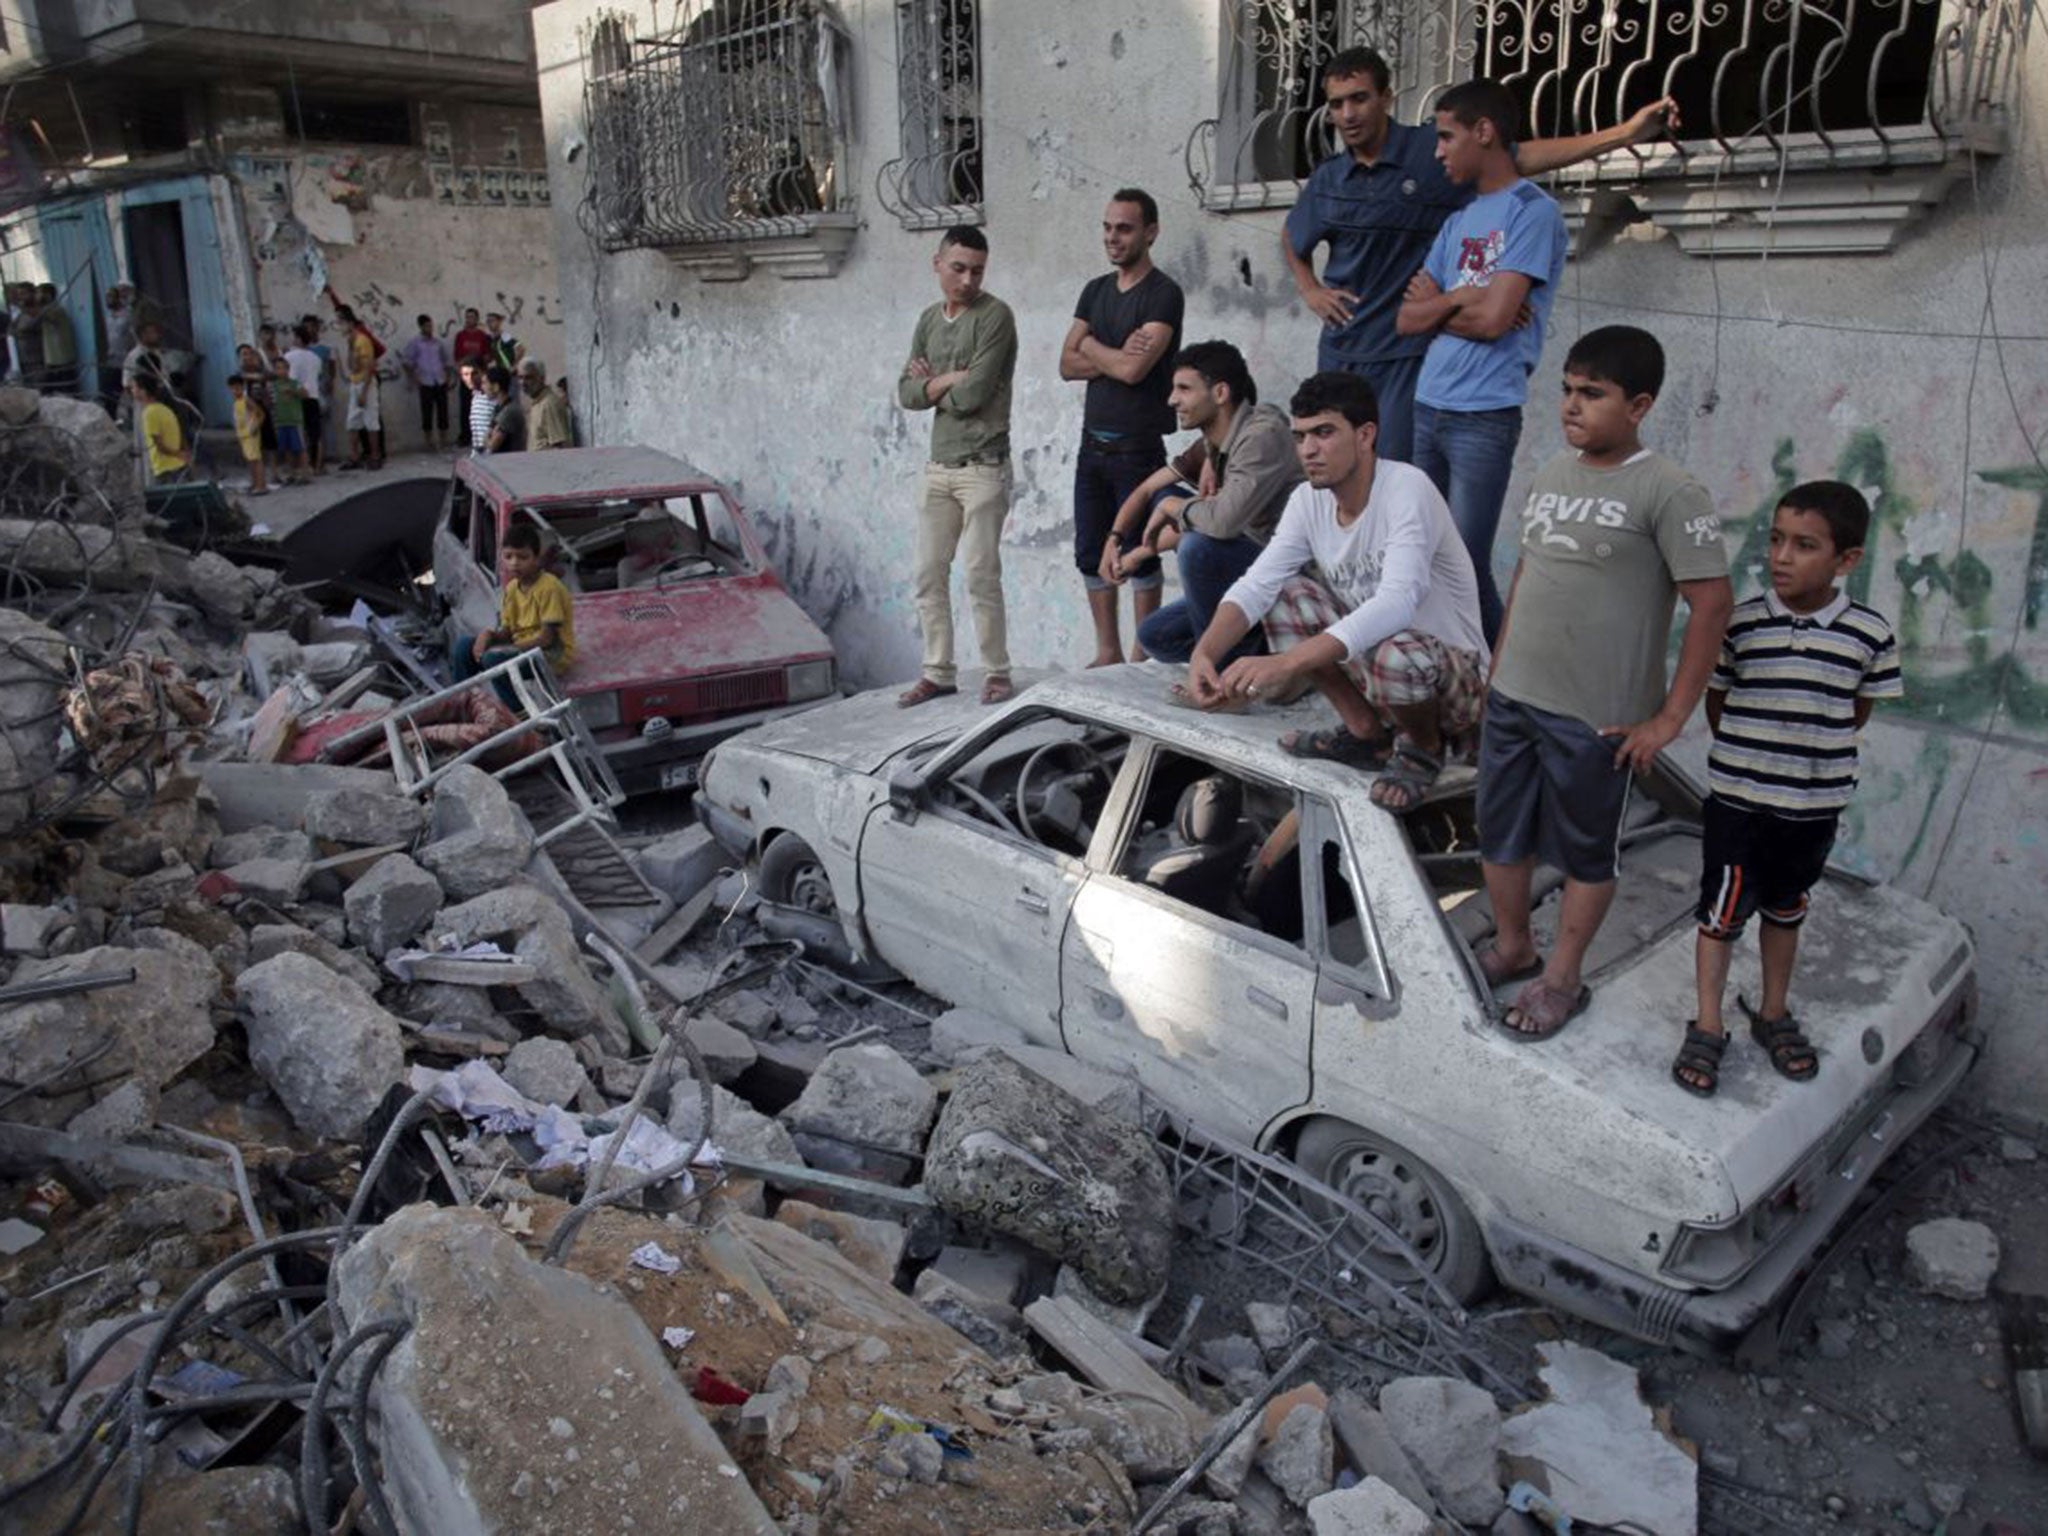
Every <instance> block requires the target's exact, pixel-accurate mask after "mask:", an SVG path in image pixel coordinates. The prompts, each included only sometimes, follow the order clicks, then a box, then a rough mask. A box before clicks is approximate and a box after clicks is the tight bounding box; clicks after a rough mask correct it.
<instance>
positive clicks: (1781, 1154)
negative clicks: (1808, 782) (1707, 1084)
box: [1507, 875, 1973, 1209]
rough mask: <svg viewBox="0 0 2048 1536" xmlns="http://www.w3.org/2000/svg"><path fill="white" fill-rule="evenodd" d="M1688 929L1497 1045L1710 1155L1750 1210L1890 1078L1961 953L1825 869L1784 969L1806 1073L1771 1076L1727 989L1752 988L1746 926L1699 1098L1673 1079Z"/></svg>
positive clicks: (1964, 958) (1948, 926) (1917, 914)
mask: <svg viewBox="0 0 2048 1536" xmlns="http://www.w3.org/2000/svg"><path fill="white" fill-rule="evenodd" d="M1751 926H1752V928H1754V926H1755V925H1754V924H1753V923H1752V925H1751ZM1694 931H1695V930H1694V929H1693V926H1692V925H1691V924H1690V923H1685V924H1681V925H1680V926H1678V927H1677V928H1675V929H1673V930H1670V931H1667V932H1666V933H1664V934H1663V935H1661V936H1660V937H1659V938H1657V939H1656V940H1654V941H1653V942H1652V943H1650V944H1649V945H1648V946H1646V947H1645V948H1644V949H1643V950H1640V951H1638V952H1637V953H1636V954H1635V955H1634V956H1632V957H1630V958H1629V959H1627V960H1625V961H1623V962H1622V963H1621V965H1620V966H1619V967H1618V968H1617V969H1616V970H1613V971H1610V972H1607V973H1605V974H1602V975H1596V976H1594V977H1593V978H1592V986H1593V1002H1592V1004H1591V1006H1590V1007H1588V1009H1587V1010H1586V1012H1585V1013H1584V1014H1583V1015H1581V1016H1580V1017H1579V1018H1577V1019H1575V1020H1573V1021H1572V1023H1571V1024H1570V1025H1569V1026H1568V1027H1567V1028H1566V1029H1565V1030H1564V1032H1563V1033H1562V1034H1560V1035H1559V1036H1558V1037H1557V1038H1556V1039H1555V1040H1553V1041H1549V1042H1545V1043H1543V1044H1541V1045H1536V1046H1529V1045H1516V1044H1513V1043H1512V1042H1507V1046H1508V1048H1509V1049H1511V1050H1516V1051H1524V1052H1535V1053H1538V1054H1540V1055H1542V1056H1544V1057H1546V1058H1548V1065H1550V1066H1551V1068H1552V1070H1554V1071H1555V1072H1557V1073H1558V1074H1559V1075H1560V1076H1562V1077H1564V1078H1567V1079H1569V1080H1572V1081H1573V1082H1574V1083H1575V1084H1576V1086H1578V1087H1579V1088H1580V1089H1581V1090H1582V1091H1583V1092H1584V1093H1585V1094H1586V1095H1588V1096H1589V1097H1594V1098H1597V1099H1599V1100H1602V1101H1604V1102H1606V1103H1608V1104H1609V1105H1611V1106H1613V1107H1614V1108H1615V1109H1617V1110H1618V1111H1620V1112H1621V1113H1624V1114H1626V1115H1628V1116H1630V1117H1631V1118H1633V1119H1636V1120H1638V1121H1640V1122H1642V1123H1643V1126H1644V1128H1645V1129H1646V1130H1651V1131H1654V1132H1661V1133H1662V1136H1663V1137H1664V1138H1667V1139H1668V1141H1669V1142H1672V1143H1676V1144H1678V1145H1680V1146H1683V1147H1684V1148H1685V1149H1686V1150H1687V1151H1689V1152H1690V1153H1692V1154H1694V1155H1695V1156H1696V1157H1698V1158H1700V1159H1701V1160H1703V1161H1705V1160H1711V1161H1713V1162H1717V1163H1718V1164H1719V1165H1720V1167H1721V1168H1722V1170H1723V1171H1724V1172H1725V1174H1726V1176H1727V1179H1728V1184H1729V1187H1730V1189H1731V1191H1732V1193H1733V1194H1734V1196H1735V1198H1736V1200H1737V1202H1738V1203H1739V1204H1740V1206H1741V1207H1742V1208H1744V1209H1747V1208H1748V1207H1749V1206H1750V1205H1752V1204H1753V1203H1754V1202H1755V1201H1757V1200H1759V1199H1761V1198H1762V1197H1764V1196H1765V1195H1768V1194H1769V1193H1771V1191H1772V1190H1774V1189H1776V1188H1777V1187H1778V1185H1779V1184H1781V1183H1782V1182H1783V1181H1784V1179H1785V1178H1786V1176H1787V1175H1789V1174H1791V1173H1792V1172H1794V1171H1795V1170H1796V1169H1797V1168H1798V1167H1799V1165H1800V1164H1801V1162H1803V1161H1804V1159H1805V1158H1806V1156H1807V1155H1808V1154H1810V1153H1811V1152H1812V1151H1813V1150H1814V1149H1815V1148H1816V1147H1819V1146H1822V1145H1825V1144H1826V1143H1827V1141H1828V1140H1829V1139H1830V1137H1831V1136H1832V1134H1833V1132H1834V1131H1835V1130H1836V1129H1837V1128H1838V1127H1840V1126H1841V1125H1842V1124H1843V1123H1844V1122H1845V1121H1847V1120H1848V1119H1850V1118H1851V1117H1852V1116H1854V1115H1855V1114H1856V1113H1857V1112H1858V1111H1859V1110H1860V1109H1861V1108H1862V1107H1863V1106H1865V1105H1866V1104H1868V1103H1869V1102H1870V1099H1871V1097H1872V1096H1873V1095H1874V1094H1875V1093H1877V1092H1878V1091H1879V1090H1880V1089H1881V1088H1883V1087H1885V1086H1886V1085H1887V1084H1889V1082H1890V1080H1891V1075H1892V1068H1893V1064H1894V1062H1895V1061H1896V1060H1897V1058H1898V1056H1899V1053H1900V1052H1901V1051H1903V1050H1904V1049H1905V1048H1906V1047H1907V1046H1908V1045H1910V1044H1911V1043H1912V1041H1913V1039H1914V1038H1915V1037H1916V1036H1917V1035H1918V1034H1919V1032H1920V1030H1921V1029H1922V1028H1923V1027H1924V1026H1925V1025H1926V1024H1927V1023H1928V1022H1929V1020H1931V1019H1932V1018H1934V1017H1935V1016H1936V1014H1937V1013H1938V1012H1940V1011H1941V1006H1942V1004H1943V1001H1944V999H1947V998H1949V997H1951V996H1952V995H1953V994H1954V992H1955V989H1956V988H1957V987H1959V986H1961V985H1963V984H1964V983H1965V981H1966V980H1967V977H1968V974H1969V971H1970V963H1971V960H1972V958H1973V955H1972V950H1971V947H1970V940H1969V936H1968V935H1967V934H1966V933H1965V932H1964V930H1963V927H1962V925H1961V924H1960V923H1958V922H1956V921H1955V920H1954V919H1953V918H1950V917H1948V916H1946V915H1945V914H1943V913H1941V912H1939V911H1938V910H1936V909H1935V908H1933V907H1931V906H1929V905H1928V904H1927V903H1925V902H1922V901H1918V900H1915V899H1914V898H1913V897H1911V896H1907V895H1905V894H1904V893H1903V892H1900V891H1896V890H1893V889H1891V888H1890V887H1888V886H1883V885H1866V884H1864V883H1863V882H1861V881H1859V880H1855V879H1853V878H1851V877H1848V876H1845V875H1834V876H1831V877H1830V878H1829V879H1828V880H1827V881H1825V882H1824V884H1823V886H1822V888H1821V889H1820V890H1818V891H1816V892H1815V893H1814V901H1813V906H1812V912H1811V915H1810V917H1809V918H1808V919H1807V922H1806V925H1805V927H1804V928H1803V929H1802V930H1801V938H1800V947H1799V962H1798V968H1797V970H1796V971H1795V972H1794V975H1793V979H1792V1011H1793V1013H1794V1015H1795V1016H1796V1017H1797V1019H1798V1021H1799V1024H1800V1027H1801V1028H1802V1029H1803V1030H1804V1031H1805V1032H1806V1034H1807V1036H1808V1038H1809V1039H1811V1040H1812V1041H1813V1042H1814V1044H1815V1046H1816V1047H1817V1048H1818V1051H1819V1055H1820V1071H1819V1073H1818V1075H1816V1076H1815V1077H1813V1078H1812V1079H1810V1080H1808V1081H1806V1082H1793V1081H1791V1080H1790V1079H1788V1078H1784V1077H1781V1076H1779V1075H1778V1073H1777V1072H1775V1071H1774V1070H1773V1069H1772V1067H1771V1065H1770V1060H1769V1058H1768V1057H1767V1056H1766V1055H1765V1053H1764V1051H1763V1048H1762V1047H1761V1046H1759V1045H1757V1044H1756V1043H1755V1042H1754V1041H1753V1040H1751V1039H1750V1037H1749V1026H1748V1020H1747V1019H1746V1018H1745V1017H1744V1015H1743V1014H1742V1012H1741V1010H1740V1009H1739V1008H1738V1007H1737V1006H1736V1002H1735V998H1736V994H1737V993H1738V992H1740V993H1742V994H1743V995H1745V996H1747V997H1748V998H1749V1000H1750V1001H1751V1002H1755V1001H1756V999H1757V996H1758V972H1757V958H1756V942H1755V939H1754V937H1753V936H1747V935H1746V936H1745V937H1744V939H1743V940H1742V941H1741V942H1740V943H1739V944H1738V945H1737V948H1736V952H1735V964H1734V970H1733V974H1732V976H1731V977H1730V979H1729V986H1728V998H1727V1005H1726V1007H1727V1020H1728V1028H1729V1032H1730V1034H1731V1036H1732V1037H1733V1038H1732V1039H1731V1040H1730V1042H1729V1045H1728V1050H1727V1053H1726V1055H1725V1056H1724V1058H1723V1060H1722V1064H1721V1080H1720V1089H1719V1091H1718V1092H1717V1093H1716V1094H1715V1095H1714V1096H1713V1097H1712V1098H1707V1099H1702V1098H1698V1097H1695V1096H1694V1095H1692V1094H1689V1093H1686V1092H1684V1091H1683V1090H1682V1089H1680V1088H1679V1087H1678V1085H1677V1084H1676V1083H1674V1082H1673V1081H1672V1080H1671V1061H1672V1058H1673V1057H1674V1056H1675V1055H1676V1054H1677V1050H1678V1046H1679V1042H1680V1040H1681V1039H1682V1038H1683V1031H1684V1029H1685V1025H1686V1022H1687V1021H1688V1020H1689V1019H1692V1018H1693V1017H1695V1016H1696V1015H1697V1013H1698V1011H1699V1010H1698V994H1697V991H1696V989H1695V983H1694V979H1693V946H1694Z"/></svg>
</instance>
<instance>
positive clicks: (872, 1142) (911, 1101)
mask: <svg viewBox="0 0 2048 1536" xmlns="http://www.w3.org/2000/svg"><path fill="white" fill-rule="evenodd" d="M938 1103H939V1094H938V1090H937V1089H935V1088H933V1087H932V1085H931V1084H930V1083H928V1082H926V1081H925V1080H924V1079H923V1078H922V1077H920V1076H919V1075H918V1072H917V1068H915V1067H913V1066H912V1065H911V1064H910V1063H909V1062H907V1061H905V1060H904V1059H903V1058H902V1057H901V1056H899V1055H898V1054H897V1053H896V1052H895V1051H894V1050H892V1049H890V1048H889V1047H888V1046H886V1045H883V1044H882V1043H881V1042H879V1041H870V1042H868V1043H866V1044H863V1045H853V1046H848V1047H847V1048H846V1049H845V1050H842V1051H834V1052H832V1053H831V1054H830V1055H828V1056H827V1057H826V1058H825V1061H824V1064H823V1065H822V1066H820V1067H819V1068H818V1070H817V1072H816V1073H815V1074H814V1075H813V1076H812V1078H811V1080H810V1082H809V1083H808V1084H807V1085H806V1086H805V1088H804V1091H803V1093H802V1094H801V1095H800V1096H799V1097H798V1098H797V1101H796V1102H795V1103H794V1104H791V1105H789V1106H788V1107H787V1108H785V1109H784V1110H783V1111H782V1114H781V1117H780V1118H781V1119H782V1121H783V1123H784V1124H785V1125H787V1126H788V1127H789V1128H790V1129H791V1130H792V1131H801V1132H806V1133H809V1134H811V1135H814V1136H820V1137H824V1138H826V1139H828V1140H835V1141H841V1142H844V1143H846V1144H848V1145H851V1146H854V1147H870V1148H876V1149H879V1150H882V1151H888V1152H900V1153H905V1154H909V1155H915V1154H916V1153H918V1152H920V1151H922V1150H923V1149H924V1139H925V1133H926V1132H927V1131H928V1130H930V1129H931V1124H932V1116H933V1115H934V1113H936V1112H937V1109H938Z"/></svg>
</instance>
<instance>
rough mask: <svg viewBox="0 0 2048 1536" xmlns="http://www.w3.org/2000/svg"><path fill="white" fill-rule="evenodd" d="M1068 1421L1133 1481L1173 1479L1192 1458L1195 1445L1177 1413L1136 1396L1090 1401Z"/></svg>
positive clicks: (1192, 1433) (1167, 1405)
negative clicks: (1090, 1438)
mask: <svg viewBox="0 0 2048 1536" xmlns="http://www.w3.org/2000/svg"><path fill="white" fill-rule="evenodd" d="M1071 1417H1072V1418H1073V1420H1074V1422H1075V1423H1076V1424H1078V1425H1080V1426H1081V1427H1082V1428H1084V1429H1086V1430H1088V1431H1089V1433H1091V1434H1093V1435H1094V1436H1095V1438H1096V1440H1097V1441H1098V1442H1100V1444H1101V1445H1102V1446H1103V1448H1104V1449H1105V1450H1107V1451H1108V1452H1109V1453H1110V1454H1111V1455H1112V1456H1114V1457H1116V1459H1117V1460H1118V1461H1120V1462H1122V1463H1123V1467H1124V1470H1125V1471H1126V1472H1128V1473H1129V1474H1130V1475H1131V1480H1132V1481H1133V1482H1140V1483H1143V1482H1155V1481H1157V1480H1158V1479H1160V1478H1168V1477H1172V1476H1174V1475H1175V1474H1177V1473H1178V1472H1180V1471H1181V1470H1182V1469H1184V1468H1185V1467H1186V1466H1187V1464H1188V1463H1189V1462H1191V1461H1193V1460H1194V1459H1195V1451H1196V1450H1197V1448H1198V1446H1199V1441H1198V1440H1197V1438H1196V1435H1195V1431H1194V1428H1193V1426H1192V1425H1190V1424H1189V1423H1188V1420H1187V1416H1186V1415H1185V1414H1183V1413H1182V1412H1181V1410H1180V1409H1178V1408H1176V1407H1174V1406H1173V1405H1172V1404H1170V1403H1166V1402H1162V1401H1160V1400H1158V1399H1156V1398H1150V1397H1141V1396H1139V1395H1137V1394H1136V1393H1128V1392H1127V1393H1122V1394H1119V1395H1117V1396H1113V1397H1112V1396H1105V1397H1098V1398H1093V1399H1090V1400H1088V1401H1086V1402H1084V1403H1083V1404H1082V1405H1081V1406H1080V1407H1079V1408H1078V1409H1076V1410H1075V1411H1074V1413H1073V1414H1072V1415H1071Z"/></svg>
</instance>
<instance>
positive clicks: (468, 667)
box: [448, 635, 519, 714]
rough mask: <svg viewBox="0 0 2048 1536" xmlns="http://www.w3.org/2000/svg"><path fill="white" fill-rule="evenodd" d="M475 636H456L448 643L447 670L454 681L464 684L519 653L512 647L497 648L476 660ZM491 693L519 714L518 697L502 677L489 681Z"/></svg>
mask: <svg viewBox="0 0 2048 1536" xmlns="http://www.w3.org/2000/svg"><path fill="white" fill-rule="evenodd" d="M475 646H476V636H475V635H457V636H456V637H455V638H454V639H453V640H451V641H449V642H448V669H449V670H450V671H451V672H453V673H454V674H455V681H457V682H458V683H466V682H468V681H469V680H470V679H471V678H472V677H475V676H476V675H477V674H478V673H479V672H487V671H489V670H490V669H491V668H492V667H495V666H496V665H497V664H498V663H499V662H501V661H510V660H511V659H512V658H513V657H514V656H517V655H518V654H519V651H518V649H517V648H516V647H514V646H509V645H505V646H498V647H496V648H495V649H492V650H488V651H485V652H484V659H483V660H482V661H478V660H477V659H476V651H475ZM491 691H492V692H494V693H496V694H497V696H498V697H499V698H500V699H502V700H504V701H505V707H506V708H507V709H509V710H511V711H512V712H513V713H514V714H517V713H518V712H519V697H518V695H517V694H515V693H513V691H512V685H511V684H510V683H508V682H506V681H505V679H504V678H502V677H494V678H492V679H491Z"/></svg>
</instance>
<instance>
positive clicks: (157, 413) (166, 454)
mask: <svg viewBox="0 0 2048 1536" xmlns="http://www.w3.org/2000/svg"><path fill="white" fill-rule="evenodd" d="M128 392H129V393H130V394H132V395H133V396H134V397H135V403H136V404H137V405H138V406H140V407H141V408H142V442H143V447H144V449H145V451H146V452H147V453H148V455H149V478H150V480H151V481H152V482H154V481H160V480H169V479H171V478H172V477H174V476H176V475H180V474H182V473H183V472H184V471H185V469H186V468H187V467H188V466H189V465H190V464H191V463H192V455H191V453H190V452H189V451H187V449H186V447H185V429H184V427H183V425H181V424H180V423H179V421H178V413H177V412H176V411H174V410H172V409H171V408H170V406H169V405H167V404H165V402H164V392H165V391H164V383H163V380H161V379H159V378H157V377H155V376H154V375H152V374H142V375H138V376H137V377H136V380H135V382H134V383H133V384H132V385H130V386H129V390H128Z"/></svg>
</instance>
